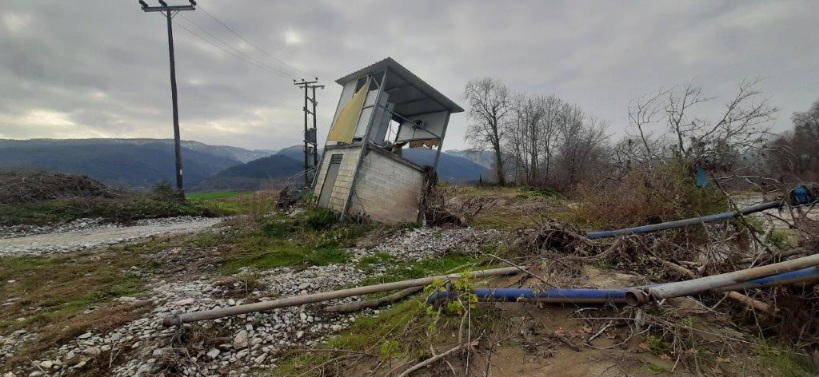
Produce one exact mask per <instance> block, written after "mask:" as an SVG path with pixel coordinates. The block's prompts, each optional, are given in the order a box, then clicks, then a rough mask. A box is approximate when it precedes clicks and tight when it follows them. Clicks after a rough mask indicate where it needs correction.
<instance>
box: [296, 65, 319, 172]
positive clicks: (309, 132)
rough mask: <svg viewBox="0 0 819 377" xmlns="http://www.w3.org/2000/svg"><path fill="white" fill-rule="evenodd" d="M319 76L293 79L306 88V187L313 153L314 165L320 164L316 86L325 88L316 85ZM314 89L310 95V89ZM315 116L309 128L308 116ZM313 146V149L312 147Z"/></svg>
mask: <svg viewBox="0 0 819 377" xmlns="http://www.w3.org/2000/svg"><path fill="white" fill-rule="evenodd" d="M317 82H318V77H316V79H315V80H313V81H305V80H304V79H301V81H296V80H293V85H296V86H298V87H300V88H304V108H303V109H304V187H310V183H311V182H310V174H309V170H310V155H311V154H312V155H313V166H317V165H318V132H317V128H316V105H317V104H318V102H316V88H319V89H324V85H316V83H317ZM311 89H312V91H313V96H312V97H310V92H309V90H311ZM307 102H310V103H312V104H313V111H310V110H309V109H307ZM308 115H312V116H313V128H307V124H308V122H307V116H308ZM310 148H312V150H311V149H310Z"/></svg>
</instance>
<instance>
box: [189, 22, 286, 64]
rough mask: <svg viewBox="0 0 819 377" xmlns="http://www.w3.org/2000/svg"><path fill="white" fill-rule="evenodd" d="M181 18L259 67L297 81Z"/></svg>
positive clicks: (194, 23)
mask: <svg viewBox="0 0 819 377" xmlns="http://www.w3.org/2000/svg"><path fill="white" fill-rule="evenodd" d="M181 16H182V18H183V19H185V21H188V22H190V23H191V25H193V26H194V27H196V28H197V29H199V30H201V31H202V32H203V33H205V34H207V35H208V36H210V37H211V38H213V39H214V40H216V41H217V42H219V43H221V44H222V45H223V46H224V47H226V48H228V49H230V50H232V51H234V52H236V53H237V54H239V55H242V56H244V57H245V58H246V59H248V60H251V61H253V62H254V63H256V64H259V65H262V66H265V67H266V68H268V69H270V70H273V71H277V72H279V73H281V74H282V75H285V76H287V78H289V79H295V77H294V76H292V75H290V72H287V71H284V70H282V69H279V68H277V67H272V66H270V65H268V64H265V63H264V62H263V61H261V60H259V59H256V58H254V57H253V56H250V55H248V54H246V53H245V52H244V51H241V50H239V49H238V48H236V47H233V46H231V45H230V44H229V43H227V42H225V41H224V40H222V39H220V38H219V37H217V36H215V35H213V34H212V33H211V32H209V31H207V30H205V28H203V27H202V26H199V24H197V23H196V22H194V21H193V20H191V19H190V18H188V17H185V15H184V14H183V15H181Z"/></svg>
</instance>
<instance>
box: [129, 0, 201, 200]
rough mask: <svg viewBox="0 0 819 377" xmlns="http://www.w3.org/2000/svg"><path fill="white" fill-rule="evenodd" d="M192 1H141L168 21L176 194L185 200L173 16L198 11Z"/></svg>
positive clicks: (148, 9) (140, 2) (143, 7)
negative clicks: (157, 4) (182, 3)
mask: <svg viewBox="0 0 819 377" xmlns="http://www.w3.org/2000/svg"><path fill="white" fill-rule="evenodd" d="M188 1H190V5H168V4H167V3H165V1H163V0H159V4H160V6H158V7H149V6H148V4H146V3H145V1H144V0H139V4H140V5H142V10H143V11H145V12H161V13H162V14H163V15H165V18H167V20H168V53H169V55H170V58H171V100H172V101H173V141H174V153H175V154H176V192H177V195H178V196H179V199H181V200H185V186H184V184H183V183H182V146H181V143H180V137H179V106H178V105H177V100H176V99H177V98H176V63H175V61H174V55H173V27H171V25H172V24H171V20H172V19H173V16H175V15H176V14H177V13H179V12H180V11H183V10H196V8H195V7H196V1H194V0H188Z"/></svg>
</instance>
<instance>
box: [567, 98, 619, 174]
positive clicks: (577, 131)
mask: <svg viewBox="0 0 819 377" xmlns="http://www.w3.org/2000/svg"><path fill="white" fill-rule="evenodd" d="M563 113H564V117H565V122H564V123H563V124H562V126H561V127H560V129H559V132H560V142H559V144H558V146H557V152H558V155H557V170H558V173H559V174H560V175H561V183H562V185H563V186H566V187H568V186H574V185H576V184H578V183H580V182H581V181H583V180H585V179H586V178H588V177H589V176H590V175H591V173H592V172H594V171H595V170H597V169H599V168H600V166H602V165H603V162H604V159H605V158H606V154H607V153H606V152H607V149H608V136H607V135H606V128H607V127H608V124H607V123H606V122H602V121H599V120H598V119H597V118H595V117H587V116H586V115H585V114H584V113H583V111H582V110H580V108H579V107H577V106H576V105H575V106H571V105H565V106H564V110H563Z"/></svg>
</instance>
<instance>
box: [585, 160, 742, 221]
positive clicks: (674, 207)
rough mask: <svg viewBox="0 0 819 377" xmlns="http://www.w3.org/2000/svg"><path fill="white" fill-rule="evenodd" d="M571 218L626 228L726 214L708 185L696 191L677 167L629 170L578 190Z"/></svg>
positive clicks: (691, 180) (718, 196)
mask: <svg viewBox="0 0 819 377" xmlns="http://www.w3.org/2000/svg"><path fill="white" fill-rule="evenodd" d="M576 196H577V199H578V204H577V206H576V207H575V208H574V209H573V210H572V213H571V216H572V217H573V218H574V220H576V221H577V222H579V223H581V224H586V225H592V226H599V227H612V228H619V227H629V226H636V225H645V224H655V223H659V222H663V221H670V220H677V219H682V218H688V217H694V216H702V215H708V214H711V213H715V212H722V211H727V210H729V207H728V205H727V201H726V199H725V197H724V195H722V193H720V192H719V191H718V190H717V189H716V188H714V187H713V186H711V185H708V186H706V187H697V186H696V184H695V181H694V176H693V174H691V173H690V172H689V171H688V169H685V168H684V167H683V166H681V165H678V164H665V165H657V166H652V167H646V168H644V169H641V170H633V171H631V172H629V173H628V174H626V175H625V176H623V177H622V178H621V179H620V180H619V181H615V180H610V181H605V182H602V183H599V184H597V185H585V186H581V187H579V188H578V190H577V194H576Z"/></svg>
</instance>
